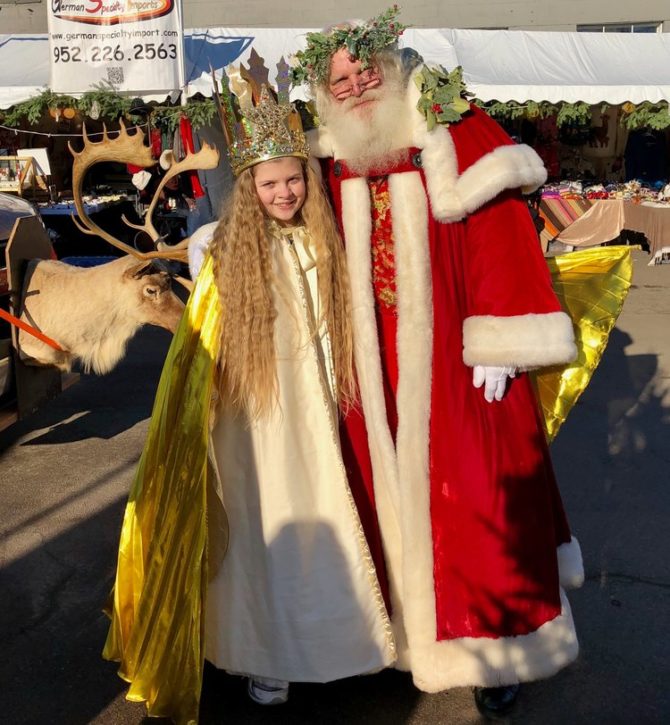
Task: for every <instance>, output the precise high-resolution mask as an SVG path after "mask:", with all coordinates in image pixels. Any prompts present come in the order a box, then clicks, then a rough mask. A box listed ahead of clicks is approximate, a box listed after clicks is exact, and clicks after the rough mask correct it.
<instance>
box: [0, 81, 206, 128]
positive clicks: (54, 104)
mask: <svg viewBox="0 0 670 725" xmlns="http://www.w3.org/2000/svg"><path fill="white" fill-rule="evenodd" d="M131 104H132V99H131V98H128V97H127V96H122V95H121V94H120V93H119V92H118V91H116V90H115V89H114V88H113V87H110V86H106V85H104V84H101V85H99V86H97V87H95V88H93V89H92V90H90V91H86V92H85V93H83V94H82V96H81V98H74V97H73V96H68V95H65V94H60V93H54V92H53V91H51V90H49V89H46V90H44V91H43V92H42V93H40V94H39V95H37V96H34V97H33V98H29V99H27V100H26V101H23V102H22V103H17V104H16V105H15V106H14V107H12V108H11V109H9V110H7V111H0V120H1V122H2V123H3V124H4V125H5V126H12V127H14V128H16V127H17V126H19V125H20V124H21V122H22V121H23V120H24V119H25V120H26V121H27V122H28V123H29V124H31V125H36V124H37V123H39V121H40V120H41V118H42V116H43V115H44V114H45V113H47V111H49V110H50V109H54V108H58V109H61V110H62V109H65V108H73V109H75V110H76V111H79V112H80V113H82V114H83V115H84V116H88V117H92V116H91V114H92V112H93V110H94V108H95V106H96V105H97V113H96V114H95V115H96V117H97V118H101V119H106V120H110V121H115V120H117V119H119V118H126V119H128V120H130V121H131V122H132V123H141V122H142V121H143V120H144V118H145V114H139V113H133V111H132V108H131ZM149 108H150V109H151V110H150V111H149V115H150V116H151V118H152V120H153V121H154V123H156V124H161V125H165V126H167V128H168V130H169V131H174V129H175V128H176V127H177V124H178V123H179V119H180V118H181V117H182V116H185V117H186V118H188V119H189V120H190V121H191V124H192V125H193V128H195V129H198V128H201V127H202V126H206V125H207V124H209V123H211V121H212V120H213V119H214V118H215V116H216V105H215V103H214V101H213V100H212V99H211V98H204V99H202V100H191V101H189V102H188V103H186V105H184V106H151V107H149Z"/></svg>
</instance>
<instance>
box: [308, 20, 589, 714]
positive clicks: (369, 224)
mask: <svg viewBox="0 0 670 725" xmlns="http://www.w3.org/2000/svg"><path fill="white" fill-rule="evenodd" d="M396 13H397V10H396V9H393V10H392V11H387V13H385V14H383V15H382V16H380V17H379V18H376V19H375V20H374V21H370V22H368V23H362V24H361V23H348V24H343V25H339V26H335V27H334V28H331V29H330V30H329V31H327V32H325V33H322V34H310V35H308V44H307V49H306V50H305V51H303V52H302V53H299V54H298V60H299V66H298V68H297V70H295V71H294V73H295V76H296V78H297V79H298V80H304V81H308V82H309V83H310V84H311V87H312V89H313V90H314V92H315V96H316V103H317V109H318V115H319V119H320V126H319V128H318V129H317V131H316V132H315V133H314V135H313V137H312V138H311V139H310V146H311V148H312V152H313V153H315V154H316V155H317V156H319V157H321V158H322V159H323V167H324V173H325V177H326V179H327V183H328V186H329V189H330V192H331V196H332V200H333V204H334V206H335V208H336V211H337V214H338V216H339V219H340V223H341V228H342V232H343V235H344V238H345V244H346V251H347V260H348V266H349V272H350V276H351V284H352V300H353V313H354V330H355V358H356V366H357V375H358V381H359V386H360V400H361V405H360V408H357V409H353V410H351V411H350V412H349V414H348V415H347V417H346V419H345V420H344V421H343V423H342V426H341V434H342V446H343V452H344V454H345V458H346V462H347V469H348V474H349V477H350V484H351V486H352V489H353V490H354V494H355V498H356V501H357V504H358V507H359V510H360V513H361V519H362V521H363V524H364V526H365V529H366V534H367V536H368V540H369V542H370V546H371V549H372V551H373V553H374V558H375V564H376V568H377V573H378V576H379V578H380V580H382V581H385V582H386V583H387V586H386V589H385V593H386V599H387V604H388V606H389V609H390V610H391V611H392V622H393V625H394V633H395V636H396V640H397V645H398V654H399V660H398V666H399V667H400V668H404V669H407V670H410V671H411V672H412V676H413V678H414V682H415V683H416V685H417V687H419V688H420V689H422V690H424V691H427V692H436V691H439V690H444V689H447V688H451V687H458V686H474V687H475V698H476V700H477V703H478V705H479V706H480V708H482V709H484V710H485V711H487V712H502V711H504V710H505V709H508V708H509V707H510V706H511V704H512V703H513V701H514V699H515V697H516V694H517V691H518V685H519V683H521V682H524V681H529V680H535V679H539V678H545V677H548V676H550V675H553V674H554V673H556V672H557V671H558V670H560V669H561V668H562V667H564V666H566V665H567V664H568V663H570V662H571V661H572V660H574V659H575V657H576V656H577V651H578V645H577V639H576V635H575V630H574V625H573V621H572V616H571V613H570V607H569V604H568V601H567V599H566V597H565V594H564V589H566V588H568V587H574V586H578V585H579V584H581V582H582V580H583V567H582V561H581V553H580V550H579V545H578V543H577V541H576V539H575V538H573V537H572V536H571V533H570V529H569V527H568V524H567V521H566V517H565V514H564V511H563V507H562V504H561V499H560V495H559V492H558V489H557V486H556V481H555V478H554V473H553V470H552V466H551V461H550V457H549V452H548V449H547V444H546V441H545V434H544V431H543V427H542V422H541V418H540V415H539V412H538V406H537V403H536V399H535V394H534V391H533V389H532V386H531V382H530V380H529V378H528V376H527V375H526V371H528V370H530V369H533V368H539V367H544V366H549V365H555V364H559V363H565V362H568V361H570V360H571V359H573V358H574V356H575V354H576V350H575V345H574V340H573V328H572V323H571V320H570V319H569V318H568V316H567V315H566V314H565V313H564V312H563V311H562V310H561V307H560V305H559V303H558V301H557V299H556V296H555V294H554V292H553V290H552V286H551V282H550V276H549V273H548V270H547V266H546V264H545V262H544V259H543V257H542V254H541V250H540V245H539V243H538V240H537V236H536V233H535V229H534V227H533V224H532V222H531V219H530V216H529V214H528V210H527V207H526V204H525V202H524V201H523V199H522V196H521V194H522V191H525V190H531V189H535V188H537V187H538V186H539V185H541V184H542V183H543V182H544V181H545V179H546V172H545V169H544V167H543V165H542V163H541V161H540V159H539V157H538V156H537V155H536V153H535V152H534V151H533V150H532V149H530V148H529V147H527V146H523V145H515V144H514V143H513V142H512V141H511V139H510V138H509V137H508V136H507V135H506V134H505V133H504V132H503V130H502V129H501V128H500V127H499V126H498V125H497V124H496V123H495V122H494V121H492V120H491V119H490V118H489V117H488V116H487V115H486V114H484V113H483V112H482V111H481V110H479V109H478V108H476V107H475V106H471V105H470V104H468V103H467V102H465V101H464V100H463V98H462V96H461V93H460V88H456V91H457V92H451V91H453V90H454V89H453V88H452V89H450V87H449V84H450V83H451V82H452V80H453V79H452V78H451V76H449V75H448V74H445V73H442V72H441V71H438V72H437V74H436V73H435V72H434V71H431V70H430V69H426V67H425V66H423V64H422V63H421V62H420V59H418V58H417V56H416V54H412V53H407V52H406V51H405V52H403V53H401V52H400V51H398V50H397V49H396V46H395V41H396V39H397V36H398V35H399V33H400V32H401V30H402V26H401V25H400V24H399V23H398V22H397V21H396V20H395V14H396ZM436 79H437V80H436ZM436 89H437V90H440V89H441V90H440V94H435V91H436ZM431 93H432V94H433V95H432V96H431ZM431 98H437V99H438V100H437V101H435V102H434V103H433V102H432V101H431V100H430V99H431ZM439 99H447V101H444V102H442V101H440V100H439ZM442 121H447V122H445V123H443V122H442ZM482 387H483V390H482V389H481V388H482Z"/></svg>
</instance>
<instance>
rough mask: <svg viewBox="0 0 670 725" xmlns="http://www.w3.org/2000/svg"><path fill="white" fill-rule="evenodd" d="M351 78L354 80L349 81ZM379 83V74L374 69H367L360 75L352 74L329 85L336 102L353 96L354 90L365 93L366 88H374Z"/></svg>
mask: <svg viewBox="0 0 670 725" xmlns="http://www.w3.org/2000/svg"><path fill="white" fill-rule="evenodd" d="M352 77H353V78H354V80H351V79H352ZM380 83H381V78H380V77H379V72H378V71H377V70H376V69H375V68H367V69H366V70H364V71H361V72H360V73H352V75H351V76H349V77H348V78H341V79H340V80H339V81H336V82H335V83H331V84H330V92H331V93H332V94H333V96H335V98H336V99H337V100H338V101H344V100H345V99H346V98H349V96H351V95H353V93H354V89H355V88H358V89H359V90H360V92H361V93H362V92H363V91H367V90H368V88H375V87H376V86H378V85H379V84H380Z"/></svg>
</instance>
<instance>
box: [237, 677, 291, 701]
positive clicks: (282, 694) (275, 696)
mask: <svg viewBox="0 0 670 725" xmlns="http://www.w3.org/2000/svg"><path fill="white" fill-rule="evenodd" d="M247 692H248V693H249V697H250V698H251V699H252V700H253V701H254V702H255V703H257V704H259V705H283V704H284V703H285V702H286V701H287V700H288V682H286V681H285V680H271V679H270V678H266V677H253V678H252V677H250V678H249V679H248V681H247Z"/></svg>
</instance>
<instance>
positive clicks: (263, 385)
mask: <svg viewBox="0 0 670 725" xmlns="http://www.w3.org/2000/svg"><path fill="white" fill-rule="evenodd" d="M302 167H303V174H304V176H305V185H306V196H305V202H304V204H303V206H302V209H301V210H300V212H299V213H298V214H299V217H300V218H296V219H295V221H296V223H299V222H303V223H304V225H305V227H306V229H307V231H308V232H309V233H310V235H311V237H312V240H313V242H314V245H315V249H316V266H317V275H318V286H319V297H320V300H321V309H322V311H323V312H322V317H321V320H319V321H317V328H318V327H320V325H321V323H322V322H325V324H326V325H327V330H328V334H329V336H330V342H331V349H332V355H333V365H334V371H335V384H336V395H337V401H338V404H339V406H340V407H341V408H342V409H346V407H347V406H348V405H349V404H351V403H352V402H353V401H354V400H355V399H356V385H355V381H354V372H353V331H352V325H351V303H350V292H349V276H348V274H347V268H346V260H345V253H344V247H343V244H342V240H341V238H340V235H339V233H338V231H337V227H336V224H335V219H334V217H333V212H332V210H331V208H330V205H329V203H328V199H327V198H326V195H325V192H324V190H323V187H322V185H321V181H320V179H319V178H318V176H317V175H316V173H315V172H314V170H313V169H312V168H311V167H310V166H309V164H307V163H304V162H303V163H302ZM269 221H270V218H269V217H268V215H267V214H266V212H265V211H264V209H263V207H262V205H261V202H260V200H259V198H258V195H257V193H256V187H255V183H254V169H253V167H252V168H250V169H246V170H245V171H243V172H242V173H241V174H240V175H239V176H238V178H237V180H236V182H235V186H234V188H233V192H232V194H231V196H230V198H229V200H228V204H227V208H226V211H225V212H224V214H223V215H222V217H221V220H220V222H219V224H218V226H217V228H216V231H215V232H214V239H213V242H212V245H211V250H212V257H213V260H214V278H215V280H216V284H217V287H218V291H219V298H220V301H221V307H222V319H221V345H220V352H219V358H218V360H217V363H218V364H217V371H218V380H217V387H218V389H219V393H220V396H221V399H222V401H225V402H226V403H227V404H229V405H231V406H232V407H233V409H235V410H239V411H243V412H245V413H246V414H247V415H248V416H249V418H251V419H255V418H258V417H259V416H261V415H263V414H264V413H267V412H268V411H270V410H271V408H272V407H273V405H274V404H275V402H276V396H277V375H276V360H275V346H274V323H275V319H276V317H277V309H276V307H275V303H274V292H275V286H276V280H275V275H274V272H273V263H272V251H271V245H272V244H276V240H275V239H273V237H272V236H271V234H270V233H269V231H268V224H269ZM279 293H281V291H279ZM312 334H313V335H316V330H313V331H312Z"/></svg>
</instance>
